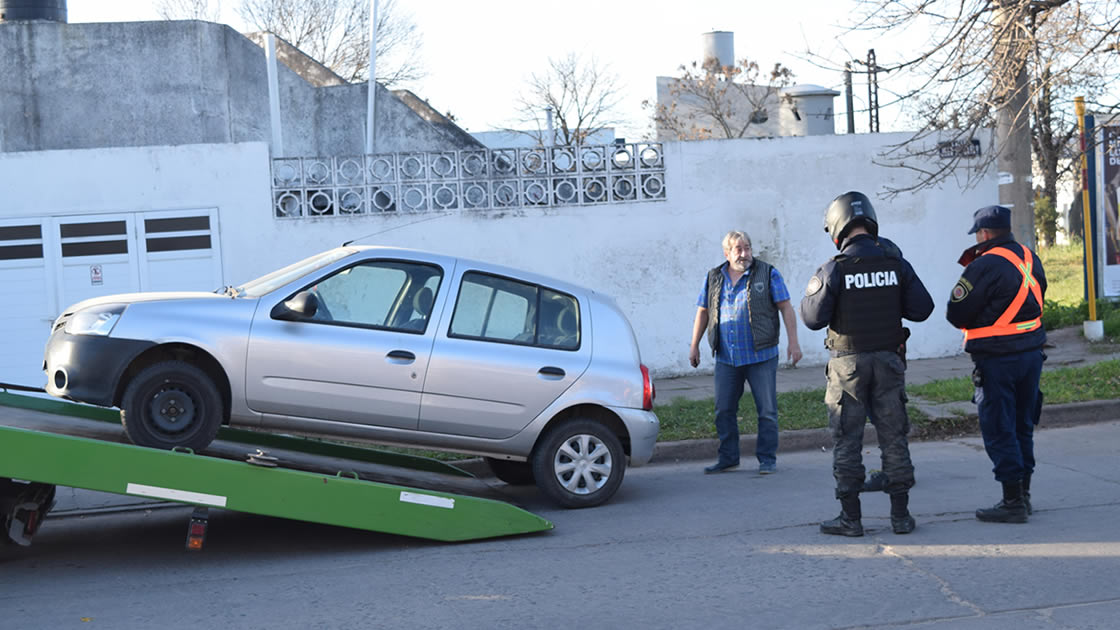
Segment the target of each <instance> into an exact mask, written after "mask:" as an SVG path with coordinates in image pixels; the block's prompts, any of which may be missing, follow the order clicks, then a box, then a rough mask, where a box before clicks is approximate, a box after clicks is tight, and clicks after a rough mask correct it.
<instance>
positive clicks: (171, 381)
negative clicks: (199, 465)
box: [121, 361, 225, 451]
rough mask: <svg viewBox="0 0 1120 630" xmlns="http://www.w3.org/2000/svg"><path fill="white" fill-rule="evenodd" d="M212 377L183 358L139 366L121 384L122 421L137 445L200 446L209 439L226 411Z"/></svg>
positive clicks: (194, 448)
mask: <svg viewBox="0 0 1120 630" xmlns="http://www.w3.org/2000/svg"><path fill="white" fill-rule="evenodd" d="M224 411H225V410H224V409H223V408H222V397H221V395H220V394H219V393H218V388H217V386H215V385H214V381H213V379H211V378H210V377H209V376H207V375H206V373H205V372H203V371H202V370H200V369H199V368H197V367H195V366H193V365H191V364H190V363H187V362H185V361H164V362H162V363H156V364H155V365H151V366H149V367H147V368H144V369H143V370H141V372H140V373H139V374H137V375H136V376H135V377H133V379H132V380H131V381H129V383H128V387H127V388H125V390H124V396H123V397H122V399H121V424H123V425H124V430H125V433H126V434H128V439H129V440H131V441H132V443H133V444H136V445H137V446H150V447H152V448H162V449H171V448H175V447H177V446H181V447H186V448H190V449H192V450H194V451H201V450H202V449H204V448H206V447H207V446H209V444H210V442H212V441H214V437H215V436H216V435H217V434H218V428H219V427H220V426H221V424H222V418H223V416H224V415H225V414H224Z"/></svg>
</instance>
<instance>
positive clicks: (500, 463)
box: [486, 457, 533, 486]
mask: <svg viewBox="0 0 1120 630" xmlns="http://www.w3.org/2000/svg"><path fill="white" fill-rule="evenodd" d="M486 463H487V464H489V466H490V470H492V471H494V476H495V477H497V478H498V479H501V480H502V481H504V482H506V483H508V484H509V485H511V486H531V485H533V465H532V464H530V463H529V462H511V461H509V460H508V459H496V458H493V457H487V458H486Z"/></svg>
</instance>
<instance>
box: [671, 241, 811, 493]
mask: <svg viewBox="0 0 1120 630" xmlns="http://www.w3.org/2000/svg"><path fill="white" fill-rule="evenodd" d="M723 256H724V258H726V259H727V262H724V263H722V264H720V265H719V266H718V267H715V268H713V269H711V270H710V271H708V276H707V278H706V280H705V282H704V288H703V289H701V291H700V296H699V297H698V298H697V300H696V306H697V308H696V320H695V322H693V326H692V345H691V347H690V349H689V357H688V360H689V363H691V364H692V367H697V366H699V365H700V338H701V337H702V336H704V333H705V331H707V336H708V343H709V344H710V345H711V347H712V354H713V355H714V356H715V358H716V371H715V390H716V400H715V403H716V404H715V407H716V433H717V434H718V435H719V459H718V460H717V461H716V463H715V464H712V465H711V466H708V467H707V468H705V469H704V473H705V474H711V473H718V472H724V471H726V470H730V469H732V468H735V467H737V466H738V465H739V423H738V415H739V399H740V398H742V397H743V389H744V384H745V383H746V384H749V385H750V388H751V395H752V396H753V397H754V404H755V407H756V408H757V409H758V440H757V442H756V448H755V456H756V457H757V458H758V472H759V474H762V475H767V474H770V473H773V472H775V471H776V470H777V452H778V389H777V385H778V336H779V325H778V314H779V313H781V319H782V320H783V321H784V323H785V327H786V335H787V336H788V337H789V344H788V348H787V349H786V354H787V357H788V358H789V360H790V361H791V362H792V363H793V364H794V365H797V362H798V361H800V360H801V346H800V345H798V343H797V316H796V315H795V314H794V310H793V306H791V305H790V302H789V290H787V289H786V284H785V281H784V280H783V279H782V274H780V273H778V270H777V269H775V268H774V267H773V266H771V265H770V264H769V263H767V262H766V261H763V260H760V259H758V258H755V257H754V256H753V252H752V248H751V238H750V236H748V235H747V234H746V233H745V232H740V231H738V230H732V231H731V232H728V233H727V236H725V237H723Z"/></svg>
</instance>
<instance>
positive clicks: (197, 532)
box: [189, 523, 206, 536]
mask: <svg viewBox="0 0 1120 630" xmlns="http://www.w3.org/2000/svg"><path fill="white" fill-rule="evenodd" d="M189 535H190V536H205V535H206V525H204V524H202V523H191V533H190V534H189Z"/></svg>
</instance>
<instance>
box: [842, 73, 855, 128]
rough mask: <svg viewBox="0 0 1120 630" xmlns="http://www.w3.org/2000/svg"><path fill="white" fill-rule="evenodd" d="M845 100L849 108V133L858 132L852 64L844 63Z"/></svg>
mask: <svg viewBox="0 0 1120 630" xmlns="http://www.w3.org/2000/svg"><path fill="white" fill-rule="evenodd" d="M844 102H845V104H846V105H847V108H848V133H855V132H856V113H855V111H854V108H853V107H852V64H851V62H847V63H845V64H844Z"/></svg>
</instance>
